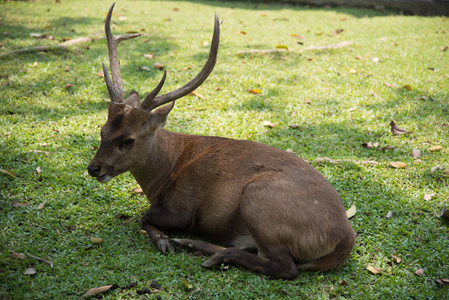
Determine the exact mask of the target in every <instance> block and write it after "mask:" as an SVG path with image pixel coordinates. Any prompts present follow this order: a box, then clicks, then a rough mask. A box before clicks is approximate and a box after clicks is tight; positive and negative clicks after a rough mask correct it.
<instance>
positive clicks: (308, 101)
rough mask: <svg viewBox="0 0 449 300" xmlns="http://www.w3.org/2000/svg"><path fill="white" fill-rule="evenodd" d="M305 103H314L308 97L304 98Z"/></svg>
mask: <svg viewBox="0 0 449 300" xmlns="http://www.w3.org/2000/svg"><path fill="white" fill-rule="evenodd" d="M304 103H305V104H312V101H311V100H309V99H306V100H304Z"/></svg>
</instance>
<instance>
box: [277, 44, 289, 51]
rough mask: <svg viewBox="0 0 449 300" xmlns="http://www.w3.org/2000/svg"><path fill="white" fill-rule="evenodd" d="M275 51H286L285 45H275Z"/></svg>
mask: <svg viewBox="0 0 449 300" xmlns="http://www.w3.org/2000/svg"><path fill="white" fill-rule="evenodd" d="M276 49H285V50H287V51H288V47H287V46H286V45H276Z"/></svg>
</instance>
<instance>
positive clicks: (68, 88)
mask: <svg viewBox="0 0 449 300" xmlns="http://www.w3.org/2000/svg"><path fill="white" fill-rule="evenodd" d="M72 87H73V84H71V83H67V84H66V85H65V86H64V88H65V89H66V90H70V89H71V88H72Z"/></svg>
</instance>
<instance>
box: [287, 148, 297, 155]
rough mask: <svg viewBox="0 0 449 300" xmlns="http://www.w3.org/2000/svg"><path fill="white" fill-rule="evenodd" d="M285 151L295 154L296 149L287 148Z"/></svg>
mask: <svg viewBox="0 0 449 300" xmlns="http://www.w3.org/2000/svg"><path fill="white" fill-rule="evenodd" d="M285 152H287V153H292V154H295V151H293V149H287V150H285Z"/></svg>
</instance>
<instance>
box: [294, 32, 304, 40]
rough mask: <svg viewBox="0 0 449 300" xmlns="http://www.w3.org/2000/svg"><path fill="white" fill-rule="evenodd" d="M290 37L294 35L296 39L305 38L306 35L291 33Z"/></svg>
mask: <svg viewBox="0 0 449 300" xmlns="http://www.w3.org/2000/svg"><path fill="white" fill-rule="evenodd" d="M292 37H295V38H297V39H305V38H306V37H305V36H303V35H302V34H296V33H294V34H292Z"/></svg>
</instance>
